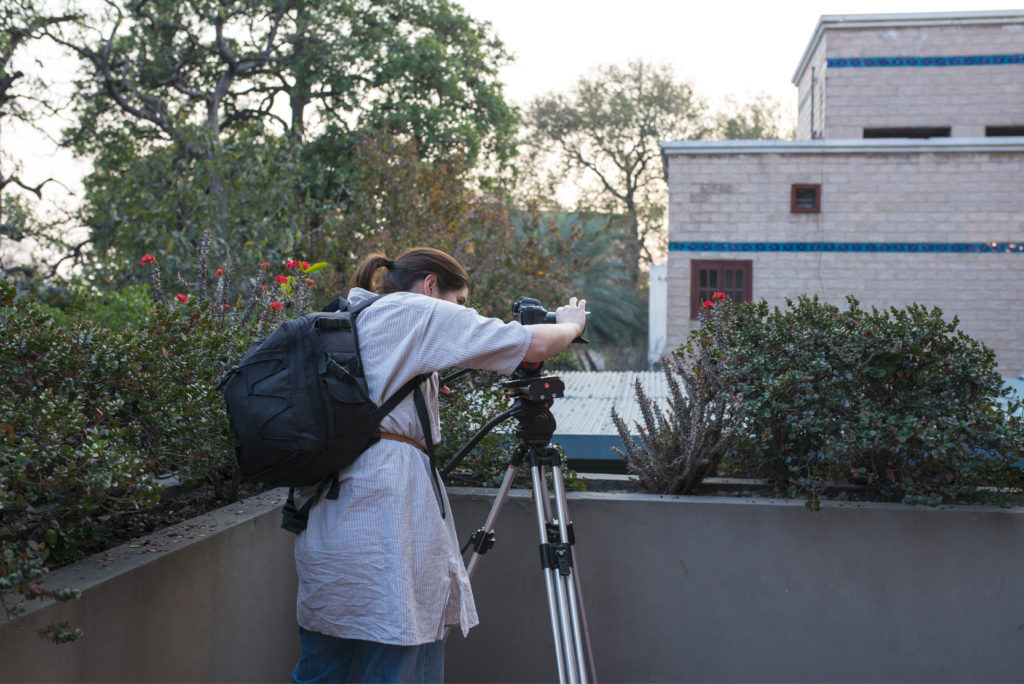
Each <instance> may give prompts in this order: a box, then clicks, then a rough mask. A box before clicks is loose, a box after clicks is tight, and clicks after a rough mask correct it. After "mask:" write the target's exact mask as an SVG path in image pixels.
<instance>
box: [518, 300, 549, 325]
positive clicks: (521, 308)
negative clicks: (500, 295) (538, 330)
mask: <svg viewBox="0 0 1024 684" xmlns="http://www.w3.org/2000/svg"><path fill="white" fill-rule="evenodd" d="M512 313H514V314H515V315H516V319H517V320H518V321H519V322H520V323H521V324H522V325H536V324H538V323H554V322H555V314H554V313H552V312H550V311H547V310H545V309H544V307H543V306H542V305H541V303H540V300H537V299H532V298H530V297H520V298H519V299H517V300H516V301H515V302H514V303H513V304H512Z"/></svg>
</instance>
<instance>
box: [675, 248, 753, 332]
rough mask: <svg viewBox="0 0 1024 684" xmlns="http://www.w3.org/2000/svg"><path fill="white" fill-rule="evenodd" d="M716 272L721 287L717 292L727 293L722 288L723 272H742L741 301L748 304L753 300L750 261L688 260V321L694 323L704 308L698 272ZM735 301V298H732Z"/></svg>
mask: <svg viewBox="0 0 1024 684" xmlns="http://www.w3.org/2000/svg"><path fill="white" fill-rule="evenodd" d="M712 269H714V270H716V271H717V272H718V273H719V274H720V277H719V278H718V281H719V284H720V285H722V286H721V287H716V288H714V289H716V290H717V291H719V292H724V291H727V288H725V287H724V282H725V270H726V269H728V270H732V271H742V272H743V286H742V293H741V296H742V301H744V302H749V301H752V300H753V296H754V287H753V281H754V262H753V260H751V259H691V260H690V320H691V321H695V320H697V318H698V317H699V315H700V311H701V309H702V308H703V307H704V302H703V301H701V297H700V272H701V271H702V270H704V271H710V270H712ZM737 291H738V290H737V289H736V288H733V289H732V290H728V292H732V293H734V294H735V293H736V292H737ZM733 299H735V297H733Z"/></svg>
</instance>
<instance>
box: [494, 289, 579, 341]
mask: <svg viewBox="0 0 1024 684" xmlns="http://www.w3.org/2000/svg"><path fill="white" fill-rule="evenodd" d="M512 313H514V314H515V315H516V320H518V321H519V323H520V324H522V325H537V324H538V323H554V322H555V313H554V312H553V311H548V310H546V309H545V308H544V306H543V305H542V304H541V303H540V300H538V299H533V298H531V297H520V298H519V299H517V300H516V301H515V302H514V303H513V304H512ZM580 343H582V344H586V343H587V341H586V340H585V339H583V336H582V335H580V336H579V337H577V338H576V339H575V340H573V344H580Z"/></svg>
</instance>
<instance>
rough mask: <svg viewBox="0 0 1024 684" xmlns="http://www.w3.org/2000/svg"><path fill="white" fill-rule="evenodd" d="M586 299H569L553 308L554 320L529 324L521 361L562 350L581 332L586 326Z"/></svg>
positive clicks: (537, 359)
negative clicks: (564, 303) (567, 301)
mask: <svg viewBox="0 0 1024 684" xmlns="http://www.w3.org/2000/svg"><path fill="white" fill-rule="evenodd" d="M586 306H587V300H585V299H580V300H577V299H576V298H575V297H573V298H571V299H570V300H569V303H568V304H567V305H565V306H560V307H558V308H557V309H556V310H555V322H554V323H549V324H538V325H531V326H529V327H530V329H531V331H532V333H533V334H532V336H531V338H530V347H529V348H528V349H527V350H526V356H525V357H524V358H523V361H526V362H528V363H537V362H538V361H543V360H544V359H547V358H550V357H552V356H554V355H555V354H557V353H558V352H560V351H562V350H563V349H565V348H566V347H568V346H569V345H570V344H572V341H573V340H575V339H576V338H577V337H579V336H580V335H582V334H583V329H584V328H586V327H587V311H586Z"/></svg>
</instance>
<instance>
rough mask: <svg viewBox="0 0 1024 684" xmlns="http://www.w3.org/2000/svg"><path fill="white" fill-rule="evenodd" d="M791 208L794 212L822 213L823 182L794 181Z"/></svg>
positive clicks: (791, 189) (791, 187)
mask: <svg viewBox="0 0 1024 684" xmlns="http://www.w3.org/2000/svg"><path fill="white" fill-rule="evenodd" d="M789 210H790V212H792V213H794V214H818V213H821V183H794V184H793V185H792V186H790V189H789Z"/></svg>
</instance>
